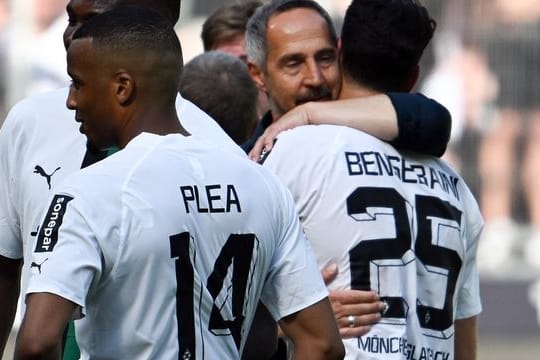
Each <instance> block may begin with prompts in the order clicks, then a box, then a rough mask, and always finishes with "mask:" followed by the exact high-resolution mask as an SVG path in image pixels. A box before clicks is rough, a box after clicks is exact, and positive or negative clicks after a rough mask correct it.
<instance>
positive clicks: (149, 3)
mask: <svg viewBox="0 0 540 360" xmlns="http://www.w3.org/2000/svg"><path fill="white" fill-rule="evenodd" d="M115 1H116V3H117V4H118V5H119V6H125V5H136V6H145V7H148V8H149V9H152V10H154V11H157V12H158V13H160V14H161V15H162V16H163V17H165V18H167V19H169V20H170V21H171V22H172V23H173V24H176V22H177V21H178V18H179V17H180V4H181V3H182V1H181V0H115Z"/></svg>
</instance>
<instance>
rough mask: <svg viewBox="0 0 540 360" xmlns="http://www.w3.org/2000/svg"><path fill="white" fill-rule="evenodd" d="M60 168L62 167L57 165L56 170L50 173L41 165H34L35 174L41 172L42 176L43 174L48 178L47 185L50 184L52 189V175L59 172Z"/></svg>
mask: <svg viewBox="0 0 540 360" xmlns="http://www.w3.org/2000/svg"><path fill="white" fill-rule="evenodd" d="M58 170H60V167H57V168H56V169H54V171H53V172H52V173H51V174H50V175H49V174H47V173H46V172H45V170H43V168H42V167H41V166H39V165H36V166H35V167H34V174H39V175H41V176H43V177H44V178H45V180H47V185H49V190H50V189H51V177H52V176H53V175H54V173H55V172H57V171H58Z"/></svg>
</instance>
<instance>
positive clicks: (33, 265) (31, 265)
mask: <svg viewBox="0 0 540 360" xmlns="http://www.w3.org/2000/svg"><path fill="white" fill-rule="evenodd" d="M47 260H49V258H46V259H45V260H43V262H42V263H41V264H38V263H36V262H33V261H32V264H30V269H31V268H34V267H35V268H37V269H38V271H39V273H40V274H41V265H43V264H44V263H45V261H47Z"/></svg>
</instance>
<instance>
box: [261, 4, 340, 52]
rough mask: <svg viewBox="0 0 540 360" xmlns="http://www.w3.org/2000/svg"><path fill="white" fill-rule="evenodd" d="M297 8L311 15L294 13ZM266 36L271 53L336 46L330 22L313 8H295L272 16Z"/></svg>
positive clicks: (314, 49) (317, 49)
mask: <svg viewBox="0 0 540 360" xmlns="http://www.w3.org/2000/svg"><path fill="white" fill-rule="evenodd" d="M296 10H301V11H302V12H304V13H305V12H306V11H307V12H309V16H307V17H306V16H301V17H298V13H294V11H296ZM305 14H307V13H305ZM305 14H304V15H305ZM266 37H267V45H268V52H269V53H270V52H273V51H278V52H288V51H291V50H294V51H296V50H301V49H304V50H306V51H309V52H310V51H319V50H322V49H334V48H335V46H334V44H333V42H332V40H331V36H330V32H329V30H328V24H327V23H326V21H325V20H324V18H323V17H322V16H320V14H319V13H317V12H316V11H314V10H312V9H304V8H302V9H295V10H290V11H287V12H283V13H280V14H277V15H275V16H273V17H271V18H270V19H269V21H268V28H267V33H266Z"/></svg>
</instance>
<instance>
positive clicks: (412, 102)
mask: <svg viewBox="0 0 540 360" xmlns="http://www.w3.org/2000/svg"><path fill="white" fill-rule="evenodd" d="M386 95H387V96H388V97H389V98H390V100H391V101H392V105H393V106H394V109H395V111H396V114H397V121H398V129H399V135H398V137H397V138H396V139H394V140H393V141H392V142H391V144H392V145H393V146H395V147H396V148H397V149H405V150H412V151H416V152H419V153H422V154H426V155H433V156H437V157H441V156H442V155H443V154H444V152H445V151H446V146H447V145H448V141H449V140H450V130H451V127H452V117H451V116H450V112H449V111H448V110H447V109H446V108H445V107H444V106H443V105H441V104H439V103H438V102H436V101H435V100H432V99H429V98H427V97H425V96H424V95H422V94H408V93H387V94H386Z"/></svg>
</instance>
